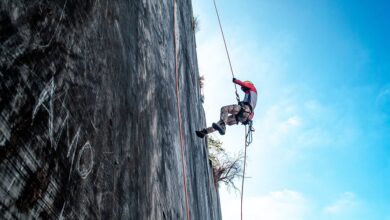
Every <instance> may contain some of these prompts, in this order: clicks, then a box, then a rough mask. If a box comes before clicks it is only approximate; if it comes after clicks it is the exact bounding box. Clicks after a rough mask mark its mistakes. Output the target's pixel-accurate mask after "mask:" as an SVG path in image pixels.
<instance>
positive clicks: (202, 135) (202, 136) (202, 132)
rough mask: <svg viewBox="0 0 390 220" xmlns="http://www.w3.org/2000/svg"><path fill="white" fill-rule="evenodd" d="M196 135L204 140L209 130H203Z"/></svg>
mask: <svg viewBox="0 0 390 220" xmlns="http://www.w3.org/2000/svg"><path fill="white" fill-rule="evenodd" d="M195 133H196V136H198V137H200V138H204V136H206V135H207V130H206V129H203V130H200V131H195Z"/></svg>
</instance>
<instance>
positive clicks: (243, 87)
mask: <svg viewBox="0 0 390 220" xmlns="http://www.w3.org/2000/svg"><path fill="white" fill-rule="evenodd" d="M244 84H250V85H252V86H253V83H252V82H251V81H249V80H247V81H244ZM241 90H242V91H244V92H246V91H249V90H250V89H249V88H248V87H245V86H241Z"/></svg>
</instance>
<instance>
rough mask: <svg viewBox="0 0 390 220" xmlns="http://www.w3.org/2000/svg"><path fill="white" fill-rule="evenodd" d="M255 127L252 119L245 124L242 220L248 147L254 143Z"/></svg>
mask: <svg viewBox="0 0 390 220" xmlns="http://www.w3.org/2000/svg"><path fill="white" fill-rule="evenodd" d="M254 131H255V129H254V128H253V126H252V121H250V122H249V124H248V125H245V149H244V168H243V171H242V183H241V220H242V219H243V218H242V213H243V210H242V206H243V201H244V180H245V168H246V148H247V147H249V145H250V144H251V143H252V141H253V138H252V132H254Z"/></svg>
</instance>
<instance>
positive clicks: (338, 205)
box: [324, 192, 358, 215]
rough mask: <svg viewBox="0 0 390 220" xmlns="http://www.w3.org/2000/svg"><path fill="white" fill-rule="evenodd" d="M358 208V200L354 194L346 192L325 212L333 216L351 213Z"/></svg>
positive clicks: (325, 209) (327, 207)
mask: <svg viewBox="0 0 390 220" xmlns="http://www.w3.org/2000/svg"><path fill="white" fill-rule="evenodd" d="M357 206H358V200H357V197H356V195H355V194H354V193H352V192H344V193H342V194H341V195H340V196H339V198H337V199H336V201H334V202H333V203H332V204H330V205H328V206H326V207H325V208H324V212H325V213H327V214H331V215H338V214H345V213H348V212H351V211H352V210H354V209H355V208H357Z"/></svg>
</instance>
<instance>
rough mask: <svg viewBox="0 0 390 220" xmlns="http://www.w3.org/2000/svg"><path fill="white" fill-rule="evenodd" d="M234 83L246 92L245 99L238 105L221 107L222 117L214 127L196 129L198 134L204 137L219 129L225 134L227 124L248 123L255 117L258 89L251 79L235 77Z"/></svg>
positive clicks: (220, 132)
mask: <svg viewBox="0 0 390 220" xmlns="http://www.w3.org/2000/svg"><path fill="white" fill-rule="evenodd" d="M233 83H235V84H237V85H240V86H241V90H242V91H243V92H244V93H245V97H244V100H242V101H241V102H239V103H238V104H237V105H227V106H223V107H222V108H221V118H220V120H219V121H218V122H217V123H213V124H212V127H208V128H205V129H202V130H200V131H196V135H197V136H198V137H200V138H203V137H204V136H206V135H207V134H210V133H212V132H214V131H216V130H217V131H218V132H219V134H221V135H224V134H225V130H226V125H229V126H230V125H234V124H238V122H241V123H242V124H245V125H246V124H248V123H249V122H250V121H252V119H253V116H254V114H253V111H254V110H255V107H256V102H257V90H256V87H255V86H254V85H253V83H252V82H251V81H244V82H242V81H240V80H238V79H236V78H233Z"/></svg>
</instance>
